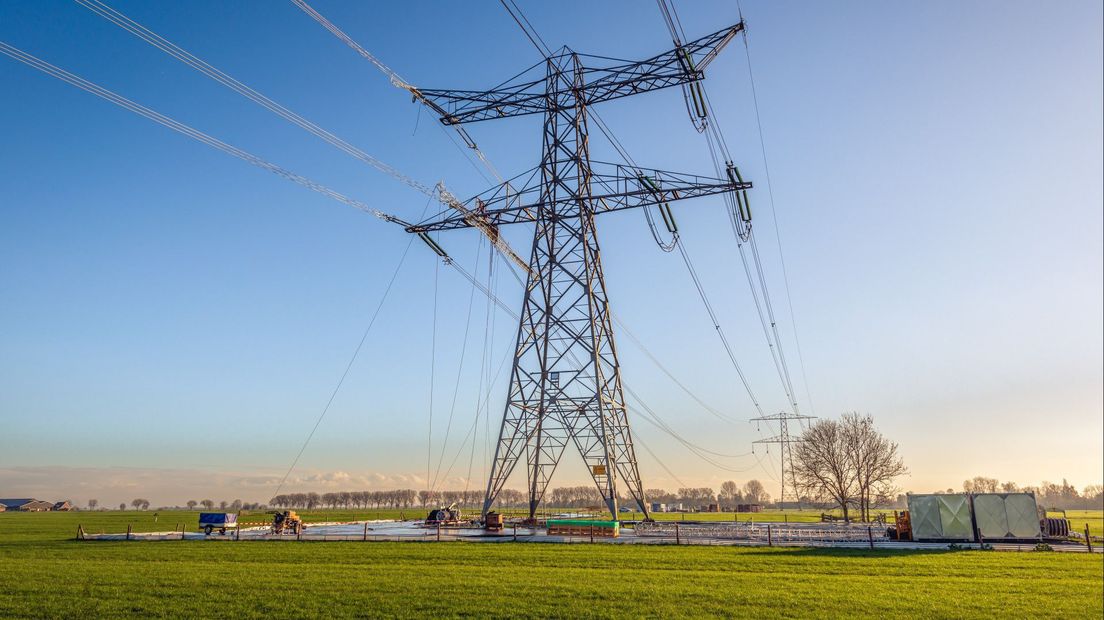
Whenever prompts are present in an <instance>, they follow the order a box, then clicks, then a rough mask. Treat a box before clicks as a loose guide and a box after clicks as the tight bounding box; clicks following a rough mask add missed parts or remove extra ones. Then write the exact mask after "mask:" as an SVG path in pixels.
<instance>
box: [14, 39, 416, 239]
mask: <svg viewBox="0 0 1104 620" xmlns="http://www.w3.org/2000/svg"><path fill="white" fill-rule="evenodd" d="M0 53H3V54H5V55H7V56H10V57H11V58H14V59H15V60H18V61H19V62H21V63H23V64H25V65H27V66H29V67H32V68H34V69H38V70H39V71H41V72H43V73H45V74H47V75H49V76H51V77H55V78H57V79H59V80H61V81H63V82H66V83H68V84H71V85H73V86H76V87H77V88H80V89H81V90H84V91H86V92H89V93H92V94H93V95H96V96H97V97H100V98H102V99H105V100H107V101H110V102H111V103H114V104H115V105H117V106H119V107H121V108H124V109H126V110H129V111H131V112H134V113H135V114H138V115H139V116H144V117H145V118H148V119H149V120H151V121H154V122H155V123H158V124H160V125H163V126H165V127H168V128H169V129H172V130H173V131H176V132H178V133H181V134H184V135H185V136H188V137H189V138H192V139H194V140H196V141H198V142H202V143H203V144H206V145H207V146H210V147H213V148H216V149H218V150H220V151H222V152H224V153H226V154H228V155H233V156H234V157H237V158H238V159H241V160H244V161H246V162H249V163H250V164H253V165H254V166H257V167H258V168H263V169H265V170H268V171H269V172H272V173H273V174H277V175H279V176H281V177H284V178H285V179H287V180H289V181H292V182H294V183H298V184H299V185H302V186H303V187H306V188H307V189H310V190H313V191H316V192H318V193H320V194H322V195H323V196H327V197H329V198H332V199H334V200H337V201H338V202H341V203H344V204H347V205H349V206H351V207H354V208H356V209H360V210H361V211H364V212H365V213H369V214H371V215H373V216H375V217H378V218H379V219H381V220H385V221H388V222H391V223H395V224H403V221H402V220H400V219H399V218H397V217H395V216H393V215H389V214H387V213H384V212H383V211H380V210H379V209H375V208H372V207H370V206H368V205H367V204H365V203H363V202H361V201H359V200H355V199H353V198H349V197H348V196H345V195H344V194H341V193H339V192H337V191H335V190H332V189H330V188H329V187H326V186H325V185H322V184H321V183H316V182H314V181H312V180H310V179H308V178H306V177H304V176H301V175H298V174H295V173H294V172H291V171H290V170H287V169H285V168H281V167H280V166H277V165H276V164H273V163H270V162H268V161H265V160H263V159H261V158H260V157H257V156H256V155H253V154H252V153H249V152H247V151H244V150H242V149H239V148H238V147H236V146H233V145H230V144H227V143H226V142H223V141H222V140H219V139H217V138H214V137H212V136H210V135H208V134H205V133H203V132H202V131H199V130H198V129H195V128H193V127H190V126H188V125H185V124H184V123H181V122H179V121H176V120H174V119H172V118H169V117H168V116H165V115H164V114H161V113H160V112H156V111H154V110H151V109H150V108H147V107H146V106H143V105H141V104H138V103H135V102H134V101H131V100H130V99H127V98H126V97H123V96H122V95H119V94H117V93H114V92H112V91H110V90H107V89H106V88H103V87H102V86H99V85H97V84H94V83H92V82H89V81H88V80H85V79H84V78H82V77H80V76H77V75H75V74H72V73H70V72H68V71H66V70H64V69H61V68H59V67H57V66H54V65H52V64H50V63H48V62H46V61H44V60H41V59H39V58H36V57H34V56H32V55H30V54H28V53H26V52H24V51H22V50H20V49H18V48H16V47H13V46H11V45H8V44H7V43H5V42H3V41H0Z"/></svg>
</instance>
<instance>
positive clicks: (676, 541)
mask: <svg viewBox="0 0 1104 620" xmlns="http://www.w3.org/2000/svg"><path fill="white" fill-rule="evenodd" d="M675 544H676V545H677V544H680V541H679V529H678V521H675Z"/></svg>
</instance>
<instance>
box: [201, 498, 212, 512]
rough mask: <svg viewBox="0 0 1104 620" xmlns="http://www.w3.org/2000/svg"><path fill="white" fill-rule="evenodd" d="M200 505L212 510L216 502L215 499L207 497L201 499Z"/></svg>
mask: <svg viewBox="0 0 1104 620" xmlns="http://www.w3.org/2000/svg"><path fill="white" fill-rule="evenodd" d="M199 505H200V506H203V507H204V508H206V509H207V510H211V509H212V508H214V507H215V502H214V500H210V499H205V500H202V501H200V502H199Z"/></svg>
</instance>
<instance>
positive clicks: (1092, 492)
mask: <svg viewBox="0 0 1104 620" xmlns="http://www.w3.org/2000/svg"><path fill="white" fill-rule="evenodd" d="M948 490H950V489H948ZM962 490H963V491H965V492H966V493H1016V492H1025V493H1034V494H1035V498H1036V499H1037V500H1038V502H1039V503H1040V504H1042V505H1044V506H1046V507H1047V508H1057V509H1083V510H1092V509H1099V508H1102V507H1104V486H1102V485H1099V484H1090V485H1089V486H1087V487H1085V488H1084V489H1083V490H1081V491H1080V492H1079V491H1078V490H1077V487H1075V486H1073V485H1072V484H1070V483H1069V482H1068V481H1066V480H1064V479H1063V480H1062V484H1057V483H1054V482H1046V481H1044V482H1043V483H1042V484H1040V485H1039V486H1023V487H1021V486H1020V485H1018V484H1016V483H1015V482H1011V481H1009V482H1001V481H1000V480H998V479H996V478H987V477H985V476H974V477H973V478H971V479H969V480H965V481H963V483H962Z"/></svg>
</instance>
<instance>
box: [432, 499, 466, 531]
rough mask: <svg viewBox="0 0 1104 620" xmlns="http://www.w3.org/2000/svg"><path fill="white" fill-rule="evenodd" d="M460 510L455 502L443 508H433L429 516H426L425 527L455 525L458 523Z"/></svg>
mask: <svg viewBox="0 0 1104 620" xmlns="http://www.w3.org/2000/svg"><path fill="white" fill-rule="evenodd" d="M460 518H461V516H460V508H459V507H458V506H457V504H456V502H453V503H451V504H449V505H448V506H446V507H444V508H434V509H433V510H430V511H429V515H428V516H426V520H425V524H426V525H456V524H458V523H460Z"/></svg>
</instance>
